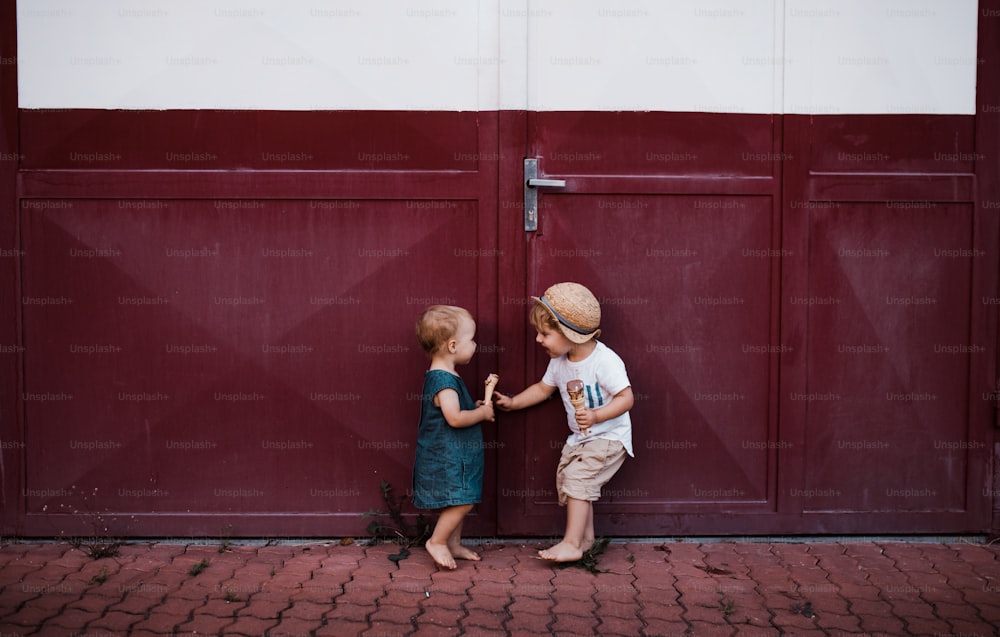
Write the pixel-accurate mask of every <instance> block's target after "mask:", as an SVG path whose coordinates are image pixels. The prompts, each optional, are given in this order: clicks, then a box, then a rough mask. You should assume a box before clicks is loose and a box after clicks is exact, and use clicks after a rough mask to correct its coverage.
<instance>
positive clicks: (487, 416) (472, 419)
mask: <svg viewBox="0 0 1000 637" xmlns="http://www.w3.org/2000/svg"><path fill="white" fill-rule="evenodd" d="M434 398H435V399H436V400H437V402H438V406H439V407H441V413H442V414H444V419H445V421H447V423H448V425H450V426H451V427H454V428H455V429H463V428H465V427H471V426H472V425H475V424H477V423H480V422H482V421H484V420H489V421H492V420H493V404H492V403H483V402H482V401H478V402H477V404H478V405H479V406H478V407H476V408H475V409H462V406H461V404H460V403H459V401H458V392H457V391H455V390H454V389H442V390H441V391H439V392H438V393H437V396H435V397H434Z"/></svg>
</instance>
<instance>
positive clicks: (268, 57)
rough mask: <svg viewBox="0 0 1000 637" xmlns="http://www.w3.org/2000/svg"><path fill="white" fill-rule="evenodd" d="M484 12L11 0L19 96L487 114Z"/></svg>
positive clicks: (153, 104) (489, 9)
mask: <svg viewBox="0 0 1000 637" xmlns="http://www.w3.org/2000/svg"><path fill="white" fill-rule="evenodd" d="M480 12H482V14H483V15H482V16H481V15H480ZM496 14H497V8H496V5H495V3H494V2H488V1H483V2H465V1H463V0H440V1H435V2H434V3H433V4H432V5H424V4H417V3H412V2H399V1H394V2H365V1H364V0H345V1H341V2H329V1H327V0H248V1H239V2H234V1H225V0H223V1H220V0H215V1H212V0H209V1H204V0H171V1H169V2H168V1H166V0H163V1H162V2H134V1H131V0H21V2H19V3H18V42H19V49H20V51H19V68H18V71H19V95H20V105H21V106H22V107H23V108H65V107H75V108H126V109H142V108H149V109H168V108H224V109H226V108H232V109H295V110H303V109H304V110H310V109H356V108H360V109H410V110H418V109H419V110H425V109H426V110H477V109H487V110H489V109H494V108H496V100H497V98H496V90H497V80H496V76H497V66H498V65H497V49H498V44H497V41H496V37H497V36H496V26H495V23H496V17H495V16H496ZM481 18H482V20H481ZM481 27H482V28H481ZM484 31H485V32H487V33H488V34H489V38H488V39H483V38H482V33H483V32H484ZM481 73H482V75H481Z"/></svg>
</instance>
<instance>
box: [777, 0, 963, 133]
mask: <svg viewBox="0 0 1000 637" xmlns="http://www.w3.org/2000/svg"><path fill="white" fill-rule="evenodd" d="M978 12H979V7H978V3H977V2H976V0H878V1H872V0H786V15H785V55H786V57H787V60H786V62H787V63H786V68H785V102H784V112H786V113H817V114H818V113H854V114H857V113H931V114H934V113H940V114H974V113H975V105H976V100H975V96H976V70H977V66H978V64H977V51H976V40H977V37H976V34H977V26H976V25H977V20H978Z"/></svg>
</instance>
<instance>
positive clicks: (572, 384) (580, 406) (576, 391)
mask: <svg viewBox="0 0 1000 637" xmlns="http://www.w3.org/2000/svg"><path fill="white" fill-rule="evenodd" d="M566 394H567V395H568V396H569V404H570V405H572V406H573V409H575V410H576V411H583V410H584V409H585V408H586V407H587V399H586V398H584V397H583V381H582V380H579V379H574V380H571V381H568V382H567V383H566ZM580 433H582V434H583V435H584V436H586V435H587V434H589V433H590V427H580Z"/></svg>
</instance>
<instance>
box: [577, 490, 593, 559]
mask: <svg viewBox="0 0 1000 637" xmlns="http://www.w3.org/2000/svg"><path fill="white" fill-rule="evenodd" d="M592 546H594V503H593V502H591V503H590V511H588V513H587V526H585V527H584V529H583V542H581V543H580V548H581V549H582V550H583V552H584V553H586V552H587V551H589V550H590V547H592Z"/></svg>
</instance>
